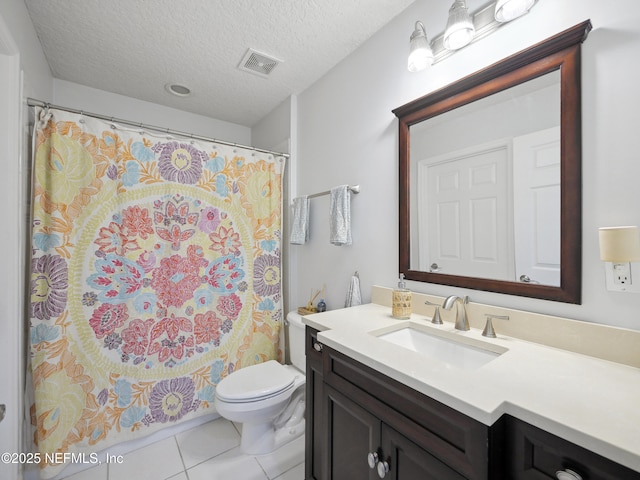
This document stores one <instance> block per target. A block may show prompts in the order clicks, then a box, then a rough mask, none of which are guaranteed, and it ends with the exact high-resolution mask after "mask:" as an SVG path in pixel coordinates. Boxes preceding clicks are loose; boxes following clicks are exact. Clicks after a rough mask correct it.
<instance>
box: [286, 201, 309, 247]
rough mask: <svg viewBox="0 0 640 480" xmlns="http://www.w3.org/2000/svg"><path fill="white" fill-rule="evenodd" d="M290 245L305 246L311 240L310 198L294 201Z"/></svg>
mask: <svg viewBox="0 0 640 480" xmlns="http://www.w3.org/2000/svg"><path fill="white" fill-rule="evenodd" d="M292 213H293V219H292V221H291V237H290V239H289V241H290V243H292V244H294V245H304V244H305V243H307V241H308V240H309V197H307V196H306V195H305V196H303V197H297V198H294V199H293V206H292Z"/></svg>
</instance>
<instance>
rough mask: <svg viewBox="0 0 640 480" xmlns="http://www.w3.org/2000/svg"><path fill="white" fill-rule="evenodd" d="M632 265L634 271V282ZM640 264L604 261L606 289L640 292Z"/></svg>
mask: <svg viewBox="0 0 640 480" xmlns="http://www.w3.org/2000/svg"><path fill="white" fill-rule="evenodd" d="M634 267H635V271H636V277H635V283H634ZM638 267H640V264H639V263H637V262H634V263H629V262H627V263H612V262H606V263H605V276H606V283H607V290H609V291H611V292H639V293H640V268H638Z"/></svg>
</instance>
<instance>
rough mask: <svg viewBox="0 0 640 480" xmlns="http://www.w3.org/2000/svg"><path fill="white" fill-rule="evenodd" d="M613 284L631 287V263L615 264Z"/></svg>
mask: <svg viewBox="0 0 640 480" xmlns="http://www.w3.org/2000/svg"><path fill="white" fill-rule="evenodd" d="M613 283H614V284H615V285H620V286H625V285H631V264H630V263H614V264H613Z"/></svg>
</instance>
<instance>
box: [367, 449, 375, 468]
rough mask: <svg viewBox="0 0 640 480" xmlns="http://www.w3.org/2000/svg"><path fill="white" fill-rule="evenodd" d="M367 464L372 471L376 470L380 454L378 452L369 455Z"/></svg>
mask: <svg viewBox="0 0 640 480" xmlns="http://www.w3.org/2000/svg"><path fill="white" fill-rule="evenodd" d="M367 463H368V464H369V468H370V469H371V470H373V469H374V468H376V464H377V463H378V454H377V453H376V452H371V453H369V455H367Z"/></svg>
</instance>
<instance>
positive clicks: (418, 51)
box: [407, 22, 433, 72]
mask: <svg viewBox="0 0 640 480" xmlns="http://www.w3.org/2000/svg"><path fill="white" fill-rule="evenodd" d="M409 42H410V45H409V62H408V64H407V68H408V69H409V71H410V72H419V71H421V70H424V69H425V68H427V67H429V66H431V65H432V64H433V50H431V46H430V45H429V40H428V39H427V31H426V30H425V28H424V25H423V24H422V22H416V29H415V30H414V31H413V33H412V34H411V39H410V41H409Z"/></svg>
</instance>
